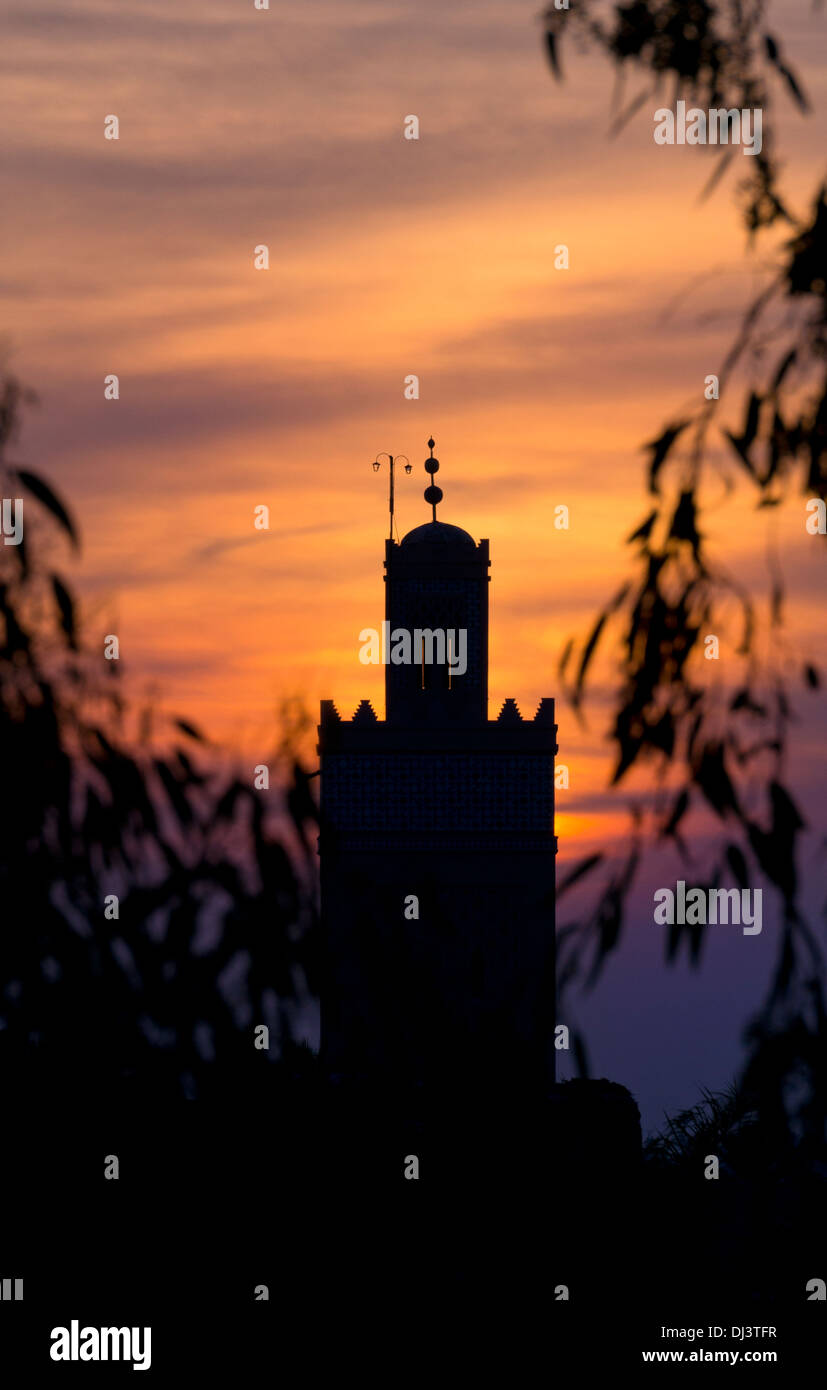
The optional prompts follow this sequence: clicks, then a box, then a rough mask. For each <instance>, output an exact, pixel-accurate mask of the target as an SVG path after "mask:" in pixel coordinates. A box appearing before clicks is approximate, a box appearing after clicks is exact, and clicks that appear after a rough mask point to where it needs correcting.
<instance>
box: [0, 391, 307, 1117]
mask: <svg viewBox="0 0 827 1390" xmlns="http://www.w3.org/2000/svg"><path fill="white" fill-rule="evenodd" d="M27 400H31V394H30V393H28V394H27V393H26V392H25V391H24V390H23V388H22V387H21V386H20V384H19V383H18V382H17V381H16V380H15V379H14V378H12V377H6V379H5V380H4V381H3V383H2V388H0V466H1V468H2V474H1V476H2V487H3V496H5V497H12V498H14V497H22V498H23V501H24V519H25V522H24V533H23V541H22V543H21V544H20V545H3V546H2V548H0V619H1V620H2V621H0V766H2V769H3V781H4V795H3V798H2V809H0V901H1V902H2V905H3V927H2V932H0V979H2V982H3V983H2V989H3V993H2V997H1V998H0V1058H2V1076H3V1085H4V1088H5V1090H6V1093H7V1095H8V1094H9V1092H10V1090H12V1089H13V1088H15V1087H18V1088H20V1089H21V1091H22V1090H26V1091H27V1092H28V1091H31V1089H32V1088H33V1087H42V1088H43V1089H45V1090H47V1091H49V1092H51V1093H54V1094H55V1095H56V1096H57V1095H60V1094H61V1093H64V1092H65V1093H67V1094H68V1093H69V1092H70V1091H71V1089H72V1088H73V1087H75V1086H77V1085H78V1083H79V1082H81V1081H82V1083H83V1085H84V1087H85V1088H86V1089H87V1090H88V1088H89V1087H90V1086H92V1087H94V1086H96V1085H100V1086H104V1087H109V1088H112V1089H111V1091H110V1094H111V1098H112V1099H114V1100H116V1099H117V1098H118V1095H119V1088H120V1089H122V1088H135V1087H142V1088H146V1090H147V1093H150V1092H151V1094H152V1095H153V1096H154V1097H156V1098H162V1097H164V1096H165V1095H167V1096H176V1095H178V1096H180V1095H185V1096H188V1097H189V1096H209V1095H210V1094H213V1093H214V1092H216V1091H219V1090H224V1089H226V1088H230V1089H231V1090H232V1093H233V1094H234V1095H240V1094H241V1095H243V1094H244V1093H245V1091H249V1090H255V1089H256V1088H257V1087H260V1086H261V1085H264V1084H265V1082H266V1084H269V1085H272V1084H273V1076H274V1072H275V1071H278V1070H279V1069H278V1068H274V1067H273V1066H270V1065H268V1063H270V1062H272V1061H273V1060H275V1058H276V1057H279V1056H280V1057H281V1059H282V1062H283V1063H285V1064H286V1063H287V1062H288V1061H289V1063H290V1065H291V1066H292V1068H293V1069H295V1068H299V1069H300V1068H301V1067H303V1066H305V1067H306V1066H308V1065H310V1062H309V1056H310V1054H308V1053H307V1052H306V1049H301V1048H297V1047H296V1046H295V1044H294V1041H293V1031H292V1029H291V1019H290V1009H291V1007H292V1006H295V1005H296V1003H297V1002H299V1000H300V996H301V995H302V994H303V993H304V992H305V991H307V992H315V991H316V990H317V989H318V982H317V963H316V957H315V952H316V949H317V935H318V930H317V910H316V890H315V847H314V845H313V843H312V835H313V830H314V824H315V819H316V809H315V802H314V800H313V797H312V795H311V790H310V788H311V782H310V781H309V779H308V776H307V774H306V772H305V770H304V769H303V767H302V766H301V765H300V763H299V762H298V761H296V762H294V765H293V767H292V776H291V779H290V782H289V785H288V787H287V788H286V796H285V797H284V816H285V817H286V825H287V831H286V834H285V833H279V832H277V831H276V830H275V829H274V828H273V817H272V815H271V814H270V812H269V811H268V805H267V801H266V797H269V798H272V799H273V800H275V799H276V798H278V796H279V793H278V791H277V790H274V791H271V792H269V793H267V794H260V793H258V792H256V791H255V790H253V779H252V770H251V777H250V781H249V783H246V782H244V781H242V780H240V779H239V778H231V779H228V777H227V776H226V774H222V773H219V772H217V771H216V770H215V767H214V765H212V767H211V763H210V758H209V750H208V748H207V747H206V744H205V740H204V739H203V736H202V735H201V734H200V732H199V730H198V729H197V728H195V727H194V726H193V725H192V724H191V723H190V722H188V721H187V720H185V719H178V720H174V719H173V720H166V721H165V722H163V723H162V724H161V726H160V728H158V729H157V730H156V726H157V725H158V724H159V719H158V716H157V713H156V712H155V711H153V710H152V709H151V708H144V709H140V710H139V709H137V707H136V706H135V702H134V701H130V700H129V699H128V698H127V696H126V695H125V693H124V681H123V678H122V677H121V674H120V671H121V666H122V664H123V663H122V662H121V661H107V660H105V659H104V643H103V636H104V634H101V635H100V640H99V641H92V640H91V639H85V638H84V637H82V634H81V620H80V615H79V610H78V605H77V604H76V602H75V599H74V596H73V595H72V592H71V589H70V586H69V584H68V583H67V581H66V580H65V579H64V578H62V577H61V576H60V574H58V573H57V571H56V570H55V569H54V568H53V562H52V558H51V557H53V556H54V555H55V554H56V553H57V551H58V549H59V545H60V543H61V542H60V534H62V536H63V539H64V542H65V541H68V542H69V544H70V545H71V546H72V547H73V548H75V549H77V548H78V547H79V535H78V529H77V527H76V525H75V523H74V521H73V519H72V517H71V515H70V513H69V511H68V509H67V508H66V506H65V505H64V503H63V502H62V501H61V499H60V498H59V497H58V496H57V494H56V493H55V492H54V491H53V490H52V488H51V487H50V486H49V485H48V484H47V483H46V482H45V481H44V480H43V479H42V478H40V477H39V475H37V474H35V473H32V472H30V471H28V469H25V468H22V467H16V466H15V465H14V463H13V462H12V461H10V460H9V459H8V458H7V451H8V447H9V445H10V444H11V443H12V442H13V440H14V438H15V436H16V434H17V431H18V428H19V424H20V413H21V407H22V406H23V405H24V404H25V403H26V401H27ZM274 751H275V750H274ZM271 804H272V803H271ZM113 896H114V897H117V900H118V906H117V917H115V916H114V908H113V907H112V897H113ZM260 1023H265V1024H269V1025H270V1032H271V1038H270V1046H271V1050H270V1052H269V1053H268V1052H266V1051H256V1050H254V1047H253V1037H254V1033H253V1030H254V1027H255V1025H257V1024H260ZM285 1069H286V1070H289V1069H290V1068H289V1067H286V1066H283V1067H282V1071H284V1070H285Z"/></svg>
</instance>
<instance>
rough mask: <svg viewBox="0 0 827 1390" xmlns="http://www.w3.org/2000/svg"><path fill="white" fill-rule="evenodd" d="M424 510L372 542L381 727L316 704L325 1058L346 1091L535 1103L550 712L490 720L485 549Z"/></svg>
mask: <svg viewBox="0 0 827 1390" xmlns="http://www.w3.org/2000/svg"><path fill="white" fill-rule="evenodd" d="M428 442H429V446H430V448H431V458H429V459H428V460H427V462H426V464H425V467H426V469H428V471H429V472H430V473H431V474H433V473H435V472H436V471H437V469H438V468H439V463H438V461H437V460H436V459H435V458H433V440H429V441H428ZM425 498H426V500H427V501H428V502H429V503H430V504H431V506H432V508H433V515H432V520H431V521H429V522H426V523H425V524H424V525H423V526H418V527H416V529H415V530H413V531H410V532H408V534H407V535H406V536H405V537H404V538H403V539H402V541H401V542H396V541H394V540H387V541H386V542H385V569H386V575H385V585H386V590H385V619H386V621H385V629H384V632H383V648H384V651H383V655H384V658H385V659H386V660H387V663H388V664H387V665H386V668H385V701H386V718H385V720H378V719H377V717H376V714H375V713H374V711H373V709H372V708H371V706H370V704H369V703H368V702H367V701H366V700H363V701H362V703H361V704H360V706H359V708H358V709H357V711H356V713H355V714H354V716H353V718H352V720H350V721H347V720H343V719H341V718H340V716H339V713H338V711H337V710H336V707H335V705H334V703H333V701H332V700H323V701H322V705H321V723H320V726H319V753H320V757H321V798H322V800H321V811H322V829H321V835H320V840H319V844H320V854H321V884H322V918H323V925H324V937H325V959H326V967H327V974H326V983H325V988H324V990H323V997H322V1048H323V1054H324V1058H325V1061H326V1065H327V1067H328V1069H329V1070H330V1071H332V1072H339V1073H344V1074H346V1075H349V1076H354V1075H357V1076H358V1075H363V1076H368V1077H374V1078H375V1077H376V1076H377V1075H379V1074H381V1073H382V1072H383V1071H387V1072H389V1073H390V1074H391V1075H392V1076H393V1078H395V1079H396V1080H399V1081H409V1082H412V1083H419V1082H427V1083H429V1084H430V1085H431V1086H434V1085H437V1086H438V1085H441V1084H448V1085H455V1084H456V1083H457V1082H460V1083H461V1082H462V1080H463V1079H468V1081H469V1082H473V1083H475V1084H483V1085H487V1084H489V1083H490V1084H492V1085H493V1084H495V1082H496V1081H497V1080H499V1081H501V1082H502V1081H505V1082H506V1083H507V1084H510V1085H512V1086H518V1085H520V1084H521V1083H525V1084H534V1085H538V1084H543V1083H544V1082H546V1081H549V1080H551V1079H553V1014H554V866H555V854H556V838H555V835H554V755H555V753H556V751H557V726H556V724H555V722H554V701H553V700H551V699H543V700H541V702H540V705H539V708H538V710H537V712H536V714H535V715H534V718H533V719H532V720H530V721H524V720H523V718H522V716H521V714H520V711H519V709H518V708H517V705H516V703H515V702H514V700H512V699H509V700H506V701H505V703H504V705H503V708H502V710H501V711H500V713H499V716H498V718H497V719H496V720H489V719H488V711H487V702H488V584H489V575H488V570H489V568H490V560H489V558H488V541H487V540H481V541H480V542H479V544H476V543H475V542H474V540H473V539H472V537H471V536H469V535H468V533H467V532H466V531H463V530H461V529H460V528H459V527H457V526H450V525H447V524H446V523H445V522H442V521H438V520H437V519H436V508H437V504H438V503H439V502H440V501H441V499H442V492H441V490H440V489H439V488H438V487H436V486H435V484H434V482H433V478H432V480H431V486H430V487H429V488H428V489H427V490H426V492H425ZM462 632H464V634H465V636H464V638H461V636H460V633H462ZM405 634H408V639H409V640H406V638H405ZM439 634H443V636H444V647H443V646H442V645H441V644H440V641H439ZM452 643H453V651H452V650H451V646H452ZM463 645H464V653H463ZM440 655H442V656H443V660H442V661H440V660H439V657H440ZM463 655H464V662H463V660H462V658H463ZM405 656H408V658H409V660H407V661H406V660H404V658H405ZM394 658H398V660H395V659H394ZM463 664H465V666H466V669H465V670H464V671H463V673H462V674H458V672H459V670H460V667H461V666H462V665H463Z"/></svg>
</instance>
